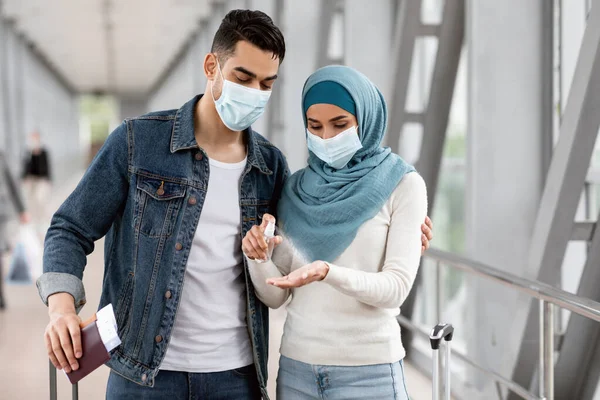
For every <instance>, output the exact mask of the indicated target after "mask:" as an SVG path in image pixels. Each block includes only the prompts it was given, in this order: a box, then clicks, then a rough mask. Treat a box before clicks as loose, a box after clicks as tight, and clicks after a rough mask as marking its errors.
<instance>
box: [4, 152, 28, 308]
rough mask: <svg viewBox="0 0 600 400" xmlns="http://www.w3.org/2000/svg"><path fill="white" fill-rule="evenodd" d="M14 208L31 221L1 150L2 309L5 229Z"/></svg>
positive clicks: (22, 216)
mask: <svg viewBox="0 0 600 400" xmlns="http://www.w3.org/2000/svg"><path fill="white" fill-rule="evenodd" d="M12 208H14V209H16V210H17V212H18V213H19V215H20V217H21V222H22V223H27V222H28V221H29V217H28V216H27V214H26V213H25V204H24V203H23V199H22V198H21V195H20V194H19V189H18V188H17V184H16V182H15V180H14V179H13V177H12V175H11V174H10V171H9V169H8V163H7V162H6V159H5V157H4V153H3V152H2V151H0V309H3V308H4V306H5V303H4V294H3V289H2V288H3V277H4V274H3V271H2V269H3V268H2V259H3V254H4V252H5V251H6V250H7V249H8V238H7V237H6V233H5V231H6V224H7V223H8V220H9V217H10V210H11V209H12Z"/></svg>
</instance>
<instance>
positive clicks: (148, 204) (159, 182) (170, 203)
mask: <svg viewBox="0 0 600 400" xmlns="http://www.w3.org/2000/svg"><path fill="white" fill-rule="evenodd" d="M185 191H186V186H185V185H183V184H180V183H174V182H172V181H168V180H164V179H161V178H150V177H147V176H143V175H138V177H137V191H136V217H137V218H136V228H137V229H139V231H140V233H142V234H144V235H146V236H149V237H154V238H156V237H164V236H170V235H171V234H172V233H173V229H174V227H175V223H176V222H177V215H178V213H179V209H180V208H181V204H182V201H183V198H184V197H185Z"/></svg>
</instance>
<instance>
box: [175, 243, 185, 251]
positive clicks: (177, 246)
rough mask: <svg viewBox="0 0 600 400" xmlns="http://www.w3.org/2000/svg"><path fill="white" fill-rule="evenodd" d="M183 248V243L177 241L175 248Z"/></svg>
mask: <svg viewBox="0 0 600 400" xmlns="http://www.w3.org/2000/svg"><path fill="white" fill-rule="evenodd" d="M181 249H183V245H182V244H181V243H177V244H176V245H175V250H177V251H179V250H181Z"/></svg>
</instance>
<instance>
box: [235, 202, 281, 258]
mask: <svg viewBox="0 0 600 400" xmlns="http://www.w3.org/2000/svg"><path fill="white" fill-rule="evenodd" d="M275 223H276V221H275V217H274V216H272V215H271V214H264V215H263V218H262V223H261V224H260V226H258V225H255V226H253V227H252V229H250V230H249V231H248V233H246V236H245V237H244V239H243V240H242V251H243V252H244V254H245V255H246V257H248V258H249V259H251V260H255V261H257V262H267V261H269V260H270V259H271V256H272V255H273V249H274V248H275V247H276V246H277V245H279V244H280V243H281V242H282V241H283V239H282V237H281V236H275Z"/></svg>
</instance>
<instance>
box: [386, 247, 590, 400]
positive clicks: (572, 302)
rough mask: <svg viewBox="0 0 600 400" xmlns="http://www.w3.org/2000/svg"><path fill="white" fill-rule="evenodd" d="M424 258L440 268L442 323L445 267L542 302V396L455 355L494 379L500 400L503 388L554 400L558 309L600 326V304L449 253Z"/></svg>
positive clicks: (405, 324)
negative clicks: (555, 339)
mask: <svg viewBox="0 0 600 400" xmlns="http://www.w3.org/2000/svg"><path fill="white" fill-rule="evenodd" d="M424 258H426V259H430V260H433V261H434V262H435V265H436V287H437V296H438V300H437V305H436V312H437V318H438V320H439V319H440V316H441V309H442V305H441V301H440V298H441V295H440V293H441V283H440V282H441V267H442V266H445V267H448V268H453V269H457V270H461V271H463V272H466V273H468V274H471V275H475V276H479V277H481V278H483V279H487V280H491V281H494V282H496V283H500V284H502V285H505V286H508V287H510V288H512V289H514V290H516V291H518V292H521V293H525V294H527V295H529V296H531V297H533V298H536V299H538V300H539V302H540V303H539V304H540V308H539V310H540V311H539V312H540V314H539V325H540V336H539V341H540V355H539V372H538V376H539V395H536V394H535V393H532V392H531V391H529V390H528V389H526V388H524V387H523V386H521V385H519V384H518V383H516V382H514V381H512V380H511V379H509V378H506V377H504V376H502V375H500V374H498V373H496V372H494V371H492V370H490V369H488V368H485V367H482V366H480V365H478V364H477V363H476V362H475V361H473V360H471V359H470V358H469V357H467V356H466V355H464V354H461V353H460V352H457V351H454V354H455V356H456V358H458V359H460V360H461V361H463V362H464V363H466V364H468V365H470V366H471V367H473V368H475V369H477V370H479V371H481V372H483V373H484V374H486V375H488V376H490V377H491V378H492V379H493V381H494V382H495V384H496V388H497V390H498V394H499V398H502V396H501V390H500V385H504V386H506V387H507V388H508V389H510V390H511V391H513V392H514V393H516V394H518V395H519V396H521V397H522V398H524V399H527V400H554V307H555V306H557V307H560V308H563V309H565V310H569V311H571V312H574V313H576V314H579V315H581V316H583V317H586V318H589V319H591V320H594V321H596V322H600V303H598V302H596V301H593V300H590V299H586V298H583V297H579V296H576V295H574V294H572V293H568V292H565V291H564V290H561V289H557V288H555V287H553V286H550V285H548V284H545V283H543V282H538V281H535V280H531V279H526V278H523V277H520V276H517V275H514V274H511V273H509V272H505V271H501V270H499V269H496V268H493V267H490V266H488V265H485V264H483V263H480V262H477V261H473V260H469V259H467V258H464V257H461V256H459V255H456V254H452V253H448V252H445V251H441V250H437V249H429V250H428V251H427V252H426V253H425V255H424ZM398 322H399V323H400V324H401V325H402V326H403V327H404V328H406V329H408V330H410V331H412V332H415V333H416V334H418V335H420V336H423V338H429V334H428V333H427V332H425V331H423V330H422V329H421V328H419V327H418V326H417V325H415V324H414V323H413V322H411V321H410V320H408V319H406V318H405V317H402V316H400V317H398Z"/></svg>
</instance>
